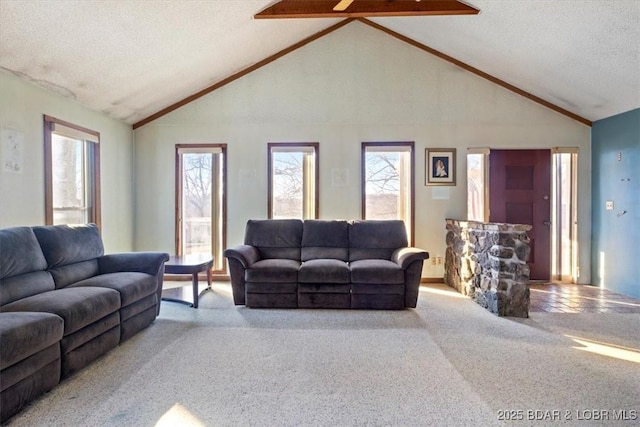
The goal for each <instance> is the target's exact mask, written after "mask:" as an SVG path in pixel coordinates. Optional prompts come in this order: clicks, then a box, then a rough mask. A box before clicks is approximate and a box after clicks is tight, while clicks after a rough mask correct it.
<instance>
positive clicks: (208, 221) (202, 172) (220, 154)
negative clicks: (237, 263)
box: [175, 144, 227, 274]
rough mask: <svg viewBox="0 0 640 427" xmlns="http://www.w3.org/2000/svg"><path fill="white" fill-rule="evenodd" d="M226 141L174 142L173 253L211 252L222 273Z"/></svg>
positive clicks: (224, 237)
mask: <svg viewBox="0 0 640 427" xmlns="http://www.w3.org/2000/svg"><path fill="white" fill-rule="evenodd" d="M226 151H227V146H226V144H177V145H176V207H177V209H176V226H175V229H176V253H177V254H178V255H190V254H196V253H206V254H211V255H212V256H213V272H214V273H218V274H224V273H225V271H226V264H225V263H224V257H223V254H222V251H223V250H224V247H225V246H226V228H227V225H226V217H225V216H226V194H227V192H226Z"/></svg>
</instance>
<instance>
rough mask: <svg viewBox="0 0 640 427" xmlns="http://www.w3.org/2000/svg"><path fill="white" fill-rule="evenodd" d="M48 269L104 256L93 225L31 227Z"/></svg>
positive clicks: (100, 241) (96, 230)
mask: <svg viewBox="0 0 640 427" xmlns="http://www.w3.org/2000/svg"><path fill="white" fill-rule="evenodd" d="M33 232H34V233H35V235H36V237H37V238H38V241H39V242H40V247H41V248H42V252H43V253H44V257H45V258H46V259H47V263H48V265H49V268H50V269H51V268H55V267H59V266H62V265H68V264H75V263H77V262H81V261H86V260H90V259H95V258H98V257H100V256H102V255H103V254H104V247H103V245H102V237H100V231H99V230H98V227H97V226H96V225H95V224H86V225H45V226H37V227H33Z"/></svg>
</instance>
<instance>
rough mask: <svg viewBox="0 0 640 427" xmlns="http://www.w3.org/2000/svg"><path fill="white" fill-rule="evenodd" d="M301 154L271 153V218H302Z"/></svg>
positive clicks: (302, 182) (302, 181) (302, 176)
mask: <svg viewBox="0 0 640 427" xmlns="http://www.w3.org/2000/svg"><path fill="white" fill-rule="evenodd" d="M302 161H303V153H287V152H284V153H277V152H276V153H273V218H303V217H304V216H303V215H304V212H303V210H304V209H303V184H304V175H303V173H304V171H303V165H302Z"/></svg>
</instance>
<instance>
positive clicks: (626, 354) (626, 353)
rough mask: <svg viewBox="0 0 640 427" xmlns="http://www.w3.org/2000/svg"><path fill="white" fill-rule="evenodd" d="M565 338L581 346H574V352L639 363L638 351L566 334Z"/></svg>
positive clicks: (639, 353)
mask: <svg viewBox="0 0 640 427" xmlns="http://www.w3.org/2000/svg"><path fill="white" fill-rule="evenodd" d="M565 337H568V338H571V339H572V340H573V341H575V342H577V343H578V344H580V345H581V346H583V347H577V346H574V347H573V348H575V349H576V350H582V351H587V352H589V353H595V354H600V355H602V356H607V357H613V358H614V359H620V360H626V361H628V362H633V363H640V350H639V349H636V348H630V347H623V346H619V345H615V344H609V343H604V342H600V341H594V340H589V339H586V338H580V337H574V336H572V335H567V334H565Z"/></svg>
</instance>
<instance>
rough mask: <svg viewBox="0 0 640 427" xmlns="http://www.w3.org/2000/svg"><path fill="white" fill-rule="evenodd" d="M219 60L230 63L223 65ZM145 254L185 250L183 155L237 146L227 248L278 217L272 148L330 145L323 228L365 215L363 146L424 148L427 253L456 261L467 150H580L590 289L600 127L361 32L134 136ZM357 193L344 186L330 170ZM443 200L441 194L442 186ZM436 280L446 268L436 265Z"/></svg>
mask: <svg viewBox="0 0 640 427" xmlns="http://www.w3.org/2000/svg"><path fill="white" fill-rule="evenodd" d="M220 60H224V58H221V59H220ZM134 133H135V136H134V138H135V173H136V198H135V199H136V222H135V224H136V227H135V246H136V249H138V250H166V251H169V252H172V251H173V250H174V225H173V224H174V206H175V202H174V172H173V171H174V146H175V144H178V143H190V142H191V143H226V144H228V168H229V171H228V178H229V182H228V192H229V194H228V214H227V216H228V218H227V219H228V242H227V244H228V246H232V245H234V244H238V243H241V242H242V239H243V232H244V225H245V223H246V221H247V220H248V219H250V218H266V215H267V179H266V176H267V170H266V168H267V143H268V142H302V141H308V142H319V143H320V218H323V219H331V218H343V219H355V218H359V217H360V182H359V181H360V150H361V142H364V141H415V144H416V246H419V247H422V248H424V249H426V250H428V251H429V252H430V253H431V255H432V256H443V255H444V251H445V241H444V238H445V224H444V220H445V218H465V217H466V170H465V169H466V155H465V154H466V149H467V148H469V147H493V148H548V147H556V146H563V147H564V146H567V147H579V148H580V156H579V162H580V165H579V182H580V189H579V190H580V192H579V198H580V200H579V207H578V212H579V220H580V221H579V234H580V241H581V242H580V243H581V246H580V259H581V260H582V261H581V267H582V268H581V271H582V273H583V276H581V278H580V282H581V283H588V282H589V277H588V275H589V273H588V272H589V268H588V265H589V264H588V254H589V251H590V247H589V245H590V242H589V230H590V227H591V218H590V199H591V194H590V192H591V189H590V164H591V163H590V161H591V160H590V159H591V153H590V128H589V127H588V126H585V125H582V124H580V123H577V122H575V121H573V120H571V119H569V118H566V117H564V116H562V115H560V114H558V113H555V112H553V111H551V110H548V109H546V108H544V107H542V106H540V105H538V104H535V103H532V102H531V101H529V100H527V99H525V98H524V97H522V96H519V95H516V94H514V93H512V92H510V91H507V90H506V89H503V88H501V87H499V86H496V85H494V84H492V83H490V82H488V81H486V80H484V79H482V78H480V77H477V76H475V75H473V74H471V73H469V72H466V71H464V70H462V69H460V68H458V67H455V66H453V65H451V64H449V63H447V62H444V61H442V60H441V59H439V58H436V57H434V56H431V55H429V54H427V53H424V52H423V51H421V50H419V49H417V48H415V47H413V46H410V45H408V44H406V43H403V42H401V41H399V40H396V39H394V38H392V37H390V36H388V35H386V34H384V33H382V32H380V31H378V30H375V29H373V28H370V27H368V26H366V25H364V24H362V23H359V22H353V23H351V24H349V25H347V26H345V27H343V28H341V29H339V30H337V31H335V32H333V33H331V34H329V35H327V36H325V37H323V38H321V39H319V40H316V41H314V42H312V43H311V44H309V45H307V46H305V47H303V48H301V49H298V50H296V51H294V52H293V53H290V54H289V55H286V56H284V57H282V58H281V59H279V60H277V61H275V62H273V63H271V64H269V65H267V66H265V67H263V68H261V69H259V70H257V71H255V72H253V73H251V74H249V75H247V76H245V77H243V78H241V79H239V80H236V81H235V82H233V83H231V84H229V85H227V86H224V87H222V88H220V89H218V90H216V91H214V92H212V93H210V94H208V95H206V96H205V97H203V98H200V99H198V100H196V101H194V102H192V103H190V104H188V105H185V106H183V107H181V108H180V109H178V110H175V111H174V112H172V113H170V114H168V115H165V116H163V117H161V118H159V119H157V120H155V121H154V122H151V123H149V124H147V125H145V126H143V127H141V128H139V129H137V130H136V131H135V132H134ZM427 147H453V148H456V149H457V153H458V162H457V163H458V175H457V182H458V185H457V186H455V187H446V188H445V189H444V191H445V193H448V197H449V199H448V200H436V199H434V198H433V197H432V188H431V187H427V186H425V185H424V153H425V148H427ZM334 168H338V169H346V170H348V173H349V183H348V185H347V186H344V187H333V186H332V183H331V171H332V169H334ZM439 191H442V187H441V188H440V190H439ZM423 276H425V277H442V268H441V267H438V266H435V267H434V266H431V265H430V264H428V265H426V266H425V269H424V271H423Z"/></svg>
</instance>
